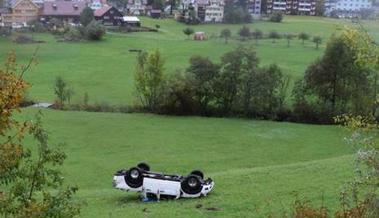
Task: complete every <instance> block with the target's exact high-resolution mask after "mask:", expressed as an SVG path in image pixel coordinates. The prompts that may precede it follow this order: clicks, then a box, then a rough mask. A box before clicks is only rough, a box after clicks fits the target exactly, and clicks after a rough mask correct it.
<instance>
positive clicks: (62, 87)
mask: <svg viewBox="0 0 379 218" xmlns="http://www.w3.org/2000/svg"><path fill="white" fill-rule="evenodd" d="M54 93H55V96H56V97H57V101H58V102H57V103H58V107H59V108H62V107H63V106H64V104H65V102H66V101H67V102H68V103H70V100H71V97H72V95H73V94H74V91H73V89H72V88H70V87H68V84H67V82H66V81H65V80H64V79H63V78H62V77H60V76H58V77H57V78H56V79H55V87H54Z"/></svg>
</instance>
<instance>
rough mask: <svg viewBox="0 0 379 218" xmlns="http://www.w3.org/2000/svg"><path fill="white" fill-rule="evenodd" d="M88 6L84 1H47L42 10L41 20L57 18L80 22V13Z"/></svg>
mask: <svg viewBox="0 0 379 218" xmlns="http://www.w3.org/2000/svg"><path fill="white" fill-rule="evenodd" d="M85 7H87V3H86V2H83V1H52V2H50V1H45V2H44V3H43V8H42V12H41V20H42V21H46V22H48V21H49V20H50V19H52V18H56V19H59V20H62V21H65V22H70V23H79V20H80V13H82V11H83V10H84V8H85Z"/></svg>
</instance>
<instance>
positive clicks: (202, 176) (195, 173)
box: [190, 170, 204, 179]
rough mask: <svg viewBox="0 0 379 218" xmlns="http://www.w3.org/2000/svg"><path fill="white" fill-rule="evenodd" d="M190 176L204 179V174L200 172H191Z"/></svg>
mask: <svg viewBox="0 0 379 218" xmlns="http://www.w3.org/2000/svg"><path fill="white" fill-rule="evenodd" d="M190 175H195V176H198V177H200V178H201V179H204V173H203V172H202V171H201V170H193V171H192V172H191V173H190Z"/></svg>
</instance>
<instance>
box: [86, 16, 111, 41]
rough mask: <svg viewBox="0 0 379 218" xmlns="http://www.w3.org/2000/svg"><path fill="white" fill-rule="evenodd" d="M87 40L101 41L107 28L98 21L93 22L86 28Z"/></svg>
mask: <svg viewBox="0 0 379 218" xmlns="http://www.w3.org/2000/svg"><path fill="white" fill-rule="evenodd" d="M85 32H86V36H87V39H89V40H101V39H102V38H103V36H104V35H105V32H106V31H105V27H104V26H103V25H102V24H100V22H98V21H95V20H93V21H91V22H90V23H89V24H88V25H87V26H86V28H85Z"/></svg>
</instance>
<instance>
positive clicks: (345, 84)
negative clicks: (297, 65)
mask: <svg viewBox="0 0 379 218" xmlns="http://www.w3.org/2000/svg"><path fill="white" fill-rule="evenodd" d="M304 80H305V84H306V85H305V86H306V89H308V90H310V91H311V92H312V93H313V94H314V95H315V96H317V98H318V99H319V100H320V102H321V103H322V105H323V106H324V109H327V110H328V111H330V112H331V113H332V115H338V114H340V113H347V112H351V113H359V114H365V113H367V111H368V110H369V109H370V108H371V106H372V104H373V101H372V98H371V95H370V93H371V92H372V90H371V86H370V71H369V70H368V69H366V68H363V67H360V66H358V65H357V64H356V62H355V58H354V52H353V51H352V50H351V49H350V48H349V46H347V44H346V43H345V42H344V41H343V39H342V38H341V37H333V38H332V39H331V40H330V41H329V42H328V44H327V47H326V50H325V53H324V55H323V57H322V58H320V59H318V60H316V61H315V62H314V63H313V64H311V65H310V66H309V67H308V69H307V70H306V72H305V76H304ZM329 105H330V106H329Z"/></svg>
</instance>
